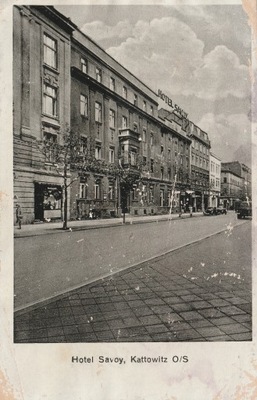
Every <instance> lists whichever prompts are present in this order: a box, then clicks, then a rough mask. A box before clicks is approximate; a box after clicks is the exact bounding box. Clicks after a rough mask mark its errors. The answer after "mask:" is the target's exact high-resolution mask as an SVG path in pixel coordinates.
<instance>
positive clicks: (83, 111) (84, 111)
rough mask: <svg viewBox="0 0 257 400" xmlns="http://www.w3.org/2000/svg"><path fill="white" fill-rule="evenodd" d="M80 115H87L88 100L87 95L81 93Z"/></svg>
mask: <svg viewBox="0 0 257 400" xmlns="http://www.w3.org/2000/svg"><path fill="white" fill-rule="evenodd" d="M80 115H83V117H87V116H88V100H87V96H84V95H83V94H81V95H80Z"/></svg>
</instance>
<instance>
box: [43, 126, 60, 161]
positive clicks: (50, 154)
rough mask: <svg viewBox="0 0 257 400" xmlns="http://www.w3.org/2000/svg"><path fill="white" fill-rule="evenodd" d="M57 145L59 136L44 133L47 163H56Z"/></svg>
mask: <svg viewBox="0 0 257 400" xmlns="http://www.w3.org/2000/svg"><path fill="white" fill-rule="evenodd" d="M56 143H57V135H53V134H52V133H49V132H44V144H45V161H46V162H54V161H55V159H56V150H57V149H56Z"/></svg>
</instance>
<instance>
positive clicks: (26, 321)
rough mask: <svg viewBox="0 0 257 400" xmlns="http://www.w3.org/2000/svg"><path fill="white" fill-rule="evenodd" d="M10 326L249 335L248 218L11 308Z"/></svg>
mask: <svg viewBox="0 0 257 400" xmlns="http://www.w3.org/2000/svg"><path fill="white" fill-rule="evenodd" d="M215 221H216V222H215ZM227 222H228V221H227ZM206 223H207V222H206ZM216 223H217V224H218V219H217V220H216V218H215V219H213V224H216ZM221 225H222V224H221ZM183 226H184V232H186V231H187V230H188V229H186V228H187V227H189V226H190V225H186V224H185V225H183ZM194 226H195V228H199V225H198V223H197V224H196V225H194ZM181 228H182V225H180V228H179V227H178V225H176V231H177V232H179V231H180V229H181ZM162 229H164V231H165V227H164V226H162ZM191 229H192V226H191ZM140 232H141V231H140ZM165 232H166V231H165ZM194 234H195V235H196V234H197V230H194ZM143 242H144V241H143V240H142V241H141V243H143ZM14 332H15V333H14V340H15V342H20V343H35V342H40V343H41V342H55V343H59V342H131V341H132V342H141V341H143V342H151V341H156V342H164V341H173V342H177V341H249V340H251V223H250V222H249V221H245V222H243V223H242V224H240V226H237V227H235V228H234V229H227V230H226V231H223V232H221V233H219V234H216V235H214V236H212V237H210V238H207V239H205V240H202V241H200V242H197V243H195V244H191V245H189V246H186V247H183V248H181V249H179V250H176V251H174V252H169V253H167V254H166V255H163V256H160V257H157V258H155V259H153V260H151V261H148V262H144V263H141V264H139V265H138V266H135V267H133V268H129V269H126V270H124V271H121V272H119V273H117V274H114V275H112V276H111V277H108V278H105V279H102V280H99V281H98V282H94V283H91V284H90V285H85V286H83V287H81V288H79V289H76V290H74V291H71V292H69V293H68V294H66V295H63V296H62V297H61V298H59V299H58V300H53V301H52V302H50V303H48V304H45V305H44V306H42V305H41V307H38V308H37V309H34V310H33V311H24V310H23V312H19V313H16V316H15V324H14Z"/></svg>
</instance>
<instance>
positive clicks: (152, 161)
mask: <svg viewBox="0 0 257 400" xmlns="http://www.w3.org/2000/svg"><path fill="white" fill-rule="evenodd" d="M150 170H151V172H153V171H154V160H153V159H152V158H151V166H150Z"/></svg>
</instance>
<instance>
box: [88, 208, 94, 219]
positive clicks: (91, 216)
mask: <svg viewBox="0 0 257 400" xmlns="http://www.w3.org/2000/svg"><path fill="white" fill-rule="evenodd" d="M92 218H93V213H92V210H90V211H89V219H92Z"/></svg>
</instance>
